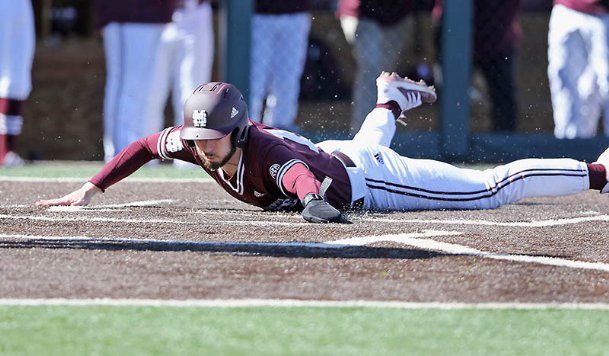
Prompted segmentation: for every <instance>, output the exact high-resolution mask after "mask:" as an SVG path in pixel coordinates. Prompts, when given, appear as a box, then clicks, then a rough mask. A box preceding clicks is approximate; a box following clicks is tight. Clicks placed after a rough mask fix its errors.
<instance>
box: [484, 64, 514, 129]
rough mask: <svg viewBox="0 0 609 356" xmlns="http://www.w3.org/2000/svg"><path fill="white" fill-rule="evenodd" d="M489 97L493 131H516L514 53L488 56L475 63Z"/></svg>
mask: <svg viewBox="0 0 609 356" xmlns="http://www.w3.org/2000/svg"><path fill="white" fill-rule="evenodd" d="M477 65H478V67H479V68H480V70H481V72H482V75H483V76H484V79H485V81H486V86H487V88H488V94H489V96H490V99H491V104H492V109H491V119H492V127H493V131H516V118H517V115H518V110H517V104H516V93H515V90H516V88H515V86H514V55H513V54H511V55H508V56H505V57H499V58H489V59H485V60H481V61H479V63H477Z"/></svg>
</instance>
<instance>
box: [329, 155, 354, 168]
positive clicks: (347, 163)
mask: <svg viewBox="0 0 609 356" xmlns="http://www.w3.org/2000/svg"><path fill="white" fill-rule="evenodd" d="M332 156H334V157H336V159H338V160H339V161H341V162H342V164H343V165H344V166H345V167H349V168H354V167H357V166H356V165H355V163H353V161H352V160H351V158H349V156H347V155H346V154H344V153H342V152H341V151H334V152H332Z"/></svg>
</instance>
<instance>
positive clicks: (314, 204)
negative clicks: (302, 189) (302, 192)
mask: <svg viewBox="0 0 609 356" xmlns="http://www.w3.org/2000/svg"><path fill="white" fill-rule="evenodd" d="M302 205H303V206H304V210H303V211H302V217H303V218H304V219H305V220H306V221H308V222H313V223H329V222H340V223H348V222H349V221H347V220H346V219H345V218H344V217H343V215H342V214H341V212H340V211H338V209H336V208H335V207H333V206H332V205H330V204H329V203H328V202H327V201H325V200H324V198H323V197H322V196H321V195H318V194H307V195H306V196H305V197H304V199H302Z"/></svg>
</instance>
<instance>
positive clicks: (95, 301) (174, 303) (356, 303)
mask: <svg viewBox="0 0 609 356" xmlns="http://www.w3.org/2000/svg"><path fill="white" fill-rule="evenodd" d="M0 306H60V307H88V306H111V307H155V308H156V307H159V308H166V307H169V308H260V307H269V308H366V309H412V310H419V309H432V310H472V309H473V310H609V304H607V303H459V302H446V303H443V302H428V303H417V302H404V301H373V300H297V299H183V300H176V299H121V298H118V299H111V298H92V299H68V298H49V299H42V298H0Z"/></svg>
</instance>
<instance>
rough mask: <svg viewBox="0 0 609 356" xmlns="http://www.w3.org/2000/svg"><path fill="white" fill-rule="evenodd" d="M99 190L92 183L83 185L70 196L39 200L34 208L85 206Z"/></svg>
mask: <svg viewBox="0 0 609 356" xmlns="http://www.w3.org/2000/svg"><path fill="white" fill-rule="evenodd" d="M100 192H101V189H99V188H98V187H96V186H95V185H94V184H92V183H89V182H87V183H85V185H83V186H82V187H81V188H80V189H77V190H75V191H73V192H72V193H70V194H67V195H64V196H63V197H61V198H57V199H48V200H39V201H37V202H36V206H38V207H42V208H46V207H50V206H85V205H89V203H90V202H91V198H93V196H94V195H95V194H97V193H100Z"/></svg>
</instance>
